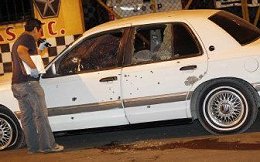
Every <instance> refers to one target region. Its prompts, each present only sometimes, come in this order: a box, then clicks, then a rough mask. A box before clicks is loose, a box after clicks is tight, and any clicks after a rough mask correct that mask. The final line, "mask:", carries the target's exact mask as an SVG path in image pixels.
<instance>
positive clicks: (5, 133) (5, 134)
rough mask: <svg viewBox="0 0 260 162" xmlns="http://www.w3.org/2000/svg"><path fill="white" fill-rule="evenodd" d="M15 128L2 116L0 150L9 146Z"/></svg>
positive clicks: (0, 122) (0, 120)
mask: <svg viewBox="0 0 260 162" xmlns="http://www.w3.org/2000/svg"><path fill="white" fill-rule="evenodd" d="M12 136H13V130H12V127H11V125H10V124H9V123H8V122H7V121H6V120H5V119H3V118H0V150H3V149H5V148H6V147H8V146H9V144H10V143H11V141H12Z"/></svg>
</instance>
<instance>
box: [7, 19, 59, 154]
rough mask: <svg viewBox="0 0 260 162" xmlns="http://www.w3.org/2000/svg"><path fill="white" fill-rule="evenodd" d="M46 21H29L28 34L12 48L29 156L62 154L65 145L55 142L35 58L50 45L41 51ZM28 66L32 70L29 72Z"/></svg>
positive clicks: (15, 90)
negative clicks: (41, 39)
mask: <svg viewBox="0 0 260 162" xmlns="http://www.w3.org/2000/svg"><path fill="white" fill-rule="evenodd" d="M42 24H43V23H42V22H41V21H40V20H38V19H30V20H27V21H26V24H25V32H24V33H22V34H21V35H20V36H19V37H18V39H17V40H16V41H15V43H14V45H13V47H12V62H13V76H12V91H13V95H14V97H15V98H16V99H17V100H18V103H19V108H20V111H21V124H22V127H23V131H24V135H25V141H26V144H27V149H28V153H36V152H43V153H49V152H59V151H62V150H63V149H64V147H63V146H61V145H58V144H57V143H56V142H55V139H54V136H53V133H52V130H51V127H50V124H49V120H48V112H47V107H46V102H45V95H44V91H43V89H42V87H41V85H40V84H39V71H38V70H37V68H36V65H35V63H34V62H33V60H32V59H31V56H32V55H39V54H40V53H41V52H42V51H43V50H44V49H45V48H46V47H47V46H46V44H47V42H46V41H44V42H42V43H41V44H40V45H39V48H38V49H37V46H36V43H37V41H38V40H39V39H40V37H41V36H42ZM24 64H25V65H27V66H28V67H29V68H30V72H29V73H28V72H26V70H25V66H24Z"/></svg>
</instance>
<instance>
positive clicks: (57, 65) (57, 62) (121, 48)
mask: <svg viewBox="0 0 260 162" xmlns="http://www.w3.org/2000/svg"><path fill="white" fill-rule="evenodd" d="M128 28H129V27H123V28H118V29H112V30H107V31H102V32H99V33H95V34H93V35H90V36H87V37H85V38H83V39H82V40H80V41H79V42H78V43H77V44H74V45H73V47H72V48H70V49H69V50H68V51H66V52H65V53H63V54H62V55H61V56H60V57H59V58H58V59H56V60H55V61H54V62H52V66H53V65H54V66H55V69H56V74H53V75H43V76H42V78H55V77H62V76H70V75H77V74H82V73H91V72H96V71H105V70H110V69H117V68H121V66H122V60H123V57H122V55H123V54H122V52H123V51H125V50H124V47H125V44H126V42H127V39H126V38H125V37H127V36H128V32H127V31H128V30H129V29H128ZM120 30H122V37H121V39H120V44H119V49H118V51H119V52H118V53H117V57H118V63H117V65H116V67H108V68H103V69H92V70H84V71H80V72H77V73H73V74H66V75H63V74H60V73H58V72H59V68H60V64H61V62H62V61H63V60H64V59H65V58H66V57H68V55H69V54H70V52H71V51H72V50H73V49H74V48H76V47H77V46H79V45H80V44H82V43H83V42H84V41H86V40H87V39H92V38H95V37H99V36H101V35H104V34H109V33H112V32H119V31H120ZM52 66H49V68H48V69H47V70H51V67H52Z"/></svg>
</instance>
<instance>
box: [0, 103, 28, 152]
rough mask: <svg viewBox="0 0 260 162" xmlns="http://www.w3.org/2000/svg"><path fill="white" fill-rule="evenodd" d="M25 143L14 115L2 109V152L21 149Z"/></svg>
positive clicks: (0, 138) (0, 130) (0, 122)
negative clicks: (9, 149) (7, 149)
mask: <svg viewBox="0 0 260 162" xmlns="http://www.w3.org/2000/svg"><path fill="white" fill-rule="evenodd" d="M23 142H24V136H23V132H22V130H21V128H20V125H19V123H18V121H17V120H16V118H15V117H14V115H13V114H11V113H10V112H9V111H7V110H6V109H2V108H0V150H4V149H6V148H19V147H21V146H22V145H23V144H24V143H23Z"/></svg>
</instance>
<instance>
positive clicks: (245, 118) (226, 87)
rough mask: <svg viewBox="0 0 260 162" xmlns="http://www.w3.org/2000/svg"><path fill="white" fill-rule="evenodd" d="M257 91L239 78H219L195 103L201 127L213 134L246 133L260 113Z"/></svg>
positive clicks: (205, 86)
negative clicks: (259, 112) (259, 111)
mask: <svg viewBox="0 0 260 162" xmlns="http://www.w3.org/2000/svg"><path fill="white" fill-rule="evenodd" d="M257 95H258V94H257V92H256V90H255V89H254V88H253V87H252V86H251V85H250V84H249V83H247V82H245V81H243V80H240V79H236V78H219V79H214V80H211V81H208V82H206V83H205V84H203V85H202V86H200V87H199V88H198V91H197V93H195V97H194V99H195V100H196V101H195V102H193V103H195V108H196V115H197V117H198V119H199V121H200V123H201V125H202V126H203V127H204V128H205V129H206V130H207V131H208V132H210V133H212V134H234V133H241V132H244V131H246V130H247V129H248V128H249V127H250V126H251V125H252V124H253V123H254V121H255V119H256V117H257V112H258V96H257Z"/></svg>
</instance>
